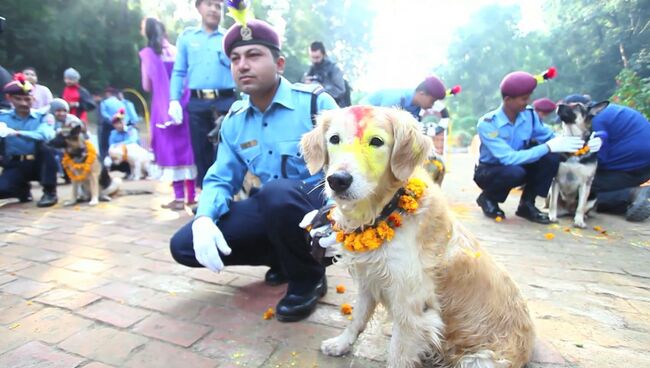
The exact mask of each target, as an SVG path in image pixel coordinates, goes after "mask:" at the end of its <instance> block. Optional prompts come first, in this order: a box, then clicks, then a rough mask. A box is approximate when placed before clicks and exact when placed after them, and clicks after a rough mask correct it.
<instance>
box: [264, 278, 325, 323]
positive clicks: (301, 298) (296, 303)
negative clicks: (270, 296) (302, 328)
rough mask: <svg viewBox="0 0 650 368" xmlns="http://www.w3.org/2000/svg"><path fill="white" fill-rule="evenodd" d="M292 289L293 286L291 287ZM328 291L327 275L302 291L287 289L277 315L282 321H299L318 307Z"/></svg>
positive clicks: (279, 303)
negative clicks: (296, 291)
mask: <svg viewBox="0 0 650 368" xmlns="http://www.w3.org/2000/svg"><path fill="white" fill-rule="evenodd" d="M289 289H291V287H289ZM326 293H327V278H326V277H325V275H323V277H322V278H321V279H320V280H319V281H318V282H317V283H316V284H314V285H313V286H311V287H309V288H307V290H305V291H303V292H300V293H292V292H291V291H287V295H285V296H284V298H282V299H281V300H280V302H278V305H277V307H276V315H277V319H278V321H281V322H297V321H300V320H302V319H305V318H307V317H309V315H310V314H311V313H312V312H313V311H314V309H316V304H318V300H319V299H320V298H322V297H323V296H324V295H325V294H326Z"/></svg>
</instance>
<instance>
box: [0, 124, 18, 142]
mask: <svg viewBox="0 0 650 368" xmlns="http://www.w3.org/2000/svg"><path fill="white" fill-rule="evenodd" d="M10 135H18V132H17V131H16V130H14V129H11V128H9V127H8V126H7V124H6V123H4V122H1V121H0V138H6V137H8V136H10Z"/></svg>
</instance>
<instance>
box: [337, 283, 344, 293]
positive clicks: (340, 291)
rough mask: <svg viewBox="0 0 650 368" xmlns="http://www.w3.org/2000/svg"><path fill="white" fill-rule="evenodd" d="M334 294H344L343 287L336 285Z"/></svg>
mask: <svg viewBox="0 0 650 368" xmlns="http://www.w3.org/2000/svg"><path fill="white" fill-rule="evenodd" d="M336 292H337V293H339V294H343V293H345V286H343V285H341V284H339V285H336Z"/></svg>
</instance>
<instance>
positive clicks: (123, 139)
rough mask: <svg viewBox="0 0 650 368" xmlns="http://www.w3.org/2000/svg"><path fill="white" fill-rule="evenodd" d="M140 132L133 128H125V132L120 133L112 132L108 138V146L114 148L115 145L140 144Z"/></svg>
mask: <svg viewBox="0 0 650 368" xmlns="http://www.w3.org/2000/svg"><path fill="white" fill-rule="evenodd" d="M138 140H139V138H138V130H137V129H135V128H134V127H132V126H125V128H124V130H123V131H121V132H118V131H117V130H115V129H113V130H111V135H110V136H109V137H108V145H109V146H113V145H115V144H131V143H135V144H138Z"/></svg>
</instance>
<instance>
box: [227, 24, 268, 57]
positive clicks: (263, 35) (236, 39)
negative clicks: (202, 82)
mask: <svg viewBox="0 0 650 368" xmlns="http://www.w3.org/2000/svg"><path fill="white" fill-rule="evenodd" d="M247 25H248V27H246V28H244V27H242V26H241V25H239V24H237V23H235V24H234V25H233V26H232V27H230V29H228V32H226V36H225V37H224V38H223V51H224V52H225V53H226V55H227V56H228V57H230V53H231V52H232V50H233V49H234V48H235V47H237V46H243V45H264V46H266V47H268V48H270V49H274V50H277V51H280V46H281V45H280V36H278V33H277V32H276V31H275V29H273V27H271V25H270V24H268V23H266V22H264V21H261V20H257V19H253V20H249V21H248V23H247Z"/></svg>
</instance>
